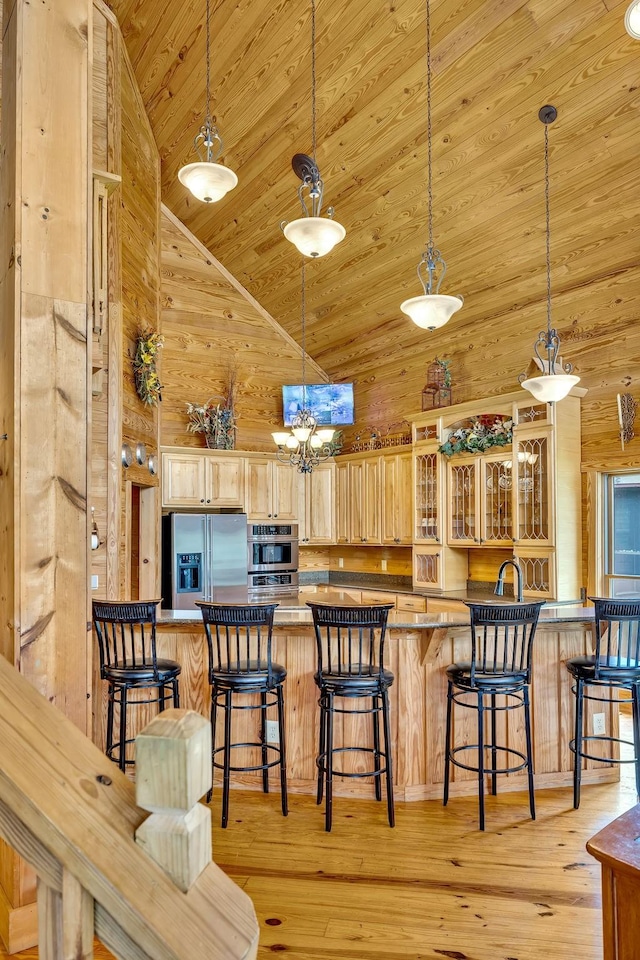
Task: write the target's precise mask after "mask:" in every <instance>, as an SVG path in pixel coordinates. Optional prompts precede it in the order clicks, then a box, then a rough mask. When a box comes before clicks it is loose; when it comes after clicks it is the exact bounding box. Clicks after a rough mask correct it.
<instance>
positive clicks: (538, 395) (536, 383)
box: [519, 104, 580, 403]
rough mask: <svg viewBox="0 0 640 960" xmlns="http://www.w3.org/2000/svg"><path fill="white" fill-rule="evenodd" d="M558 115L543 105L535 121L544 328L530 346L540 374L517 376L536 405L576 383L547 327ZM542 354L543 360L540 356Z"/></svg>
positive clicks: (552, 400)
mask: <svg viewBox="0 0 640 960" xmlns="http://www.w3.org/2000/svg"><path fill="white" fill-rule="evenodd" d="M557 116H558V111H557V110H556V108H555V107H553V106H551V105H550V104H547V105H546V106H544V107H541V108H540V110H539V112H538V118H539V119H540V120H541V121H542V123H543V124H544V186H545V214H546V240H547V329H546V330H541V331H540V333H539V335H538V339H537V340H536V342H535V343H534V345H533V352H534V354H535V357H534V361H535V363H536V366H537V367H538V368H539V369H540V370H541V371H542V372H541V373H539V374H537V375H536V376H535V377H527V378H526V379H525V375H524V374H521V375H520V377H519V380H520V383H521V385H522V386H523V387H524V389H525V390H528V391H529V393H530V394H532V396H533V397H534V398H535V399H536V400H537V401H538V402H539V403H557V402H558V401H559V400H564V398H565V397H566V396H568V394H569V393H570V392H571V389H572V388H573V387H575V385H576V384H577V383H580V377H576V376H575V375H573V374H572V373H571V371H572V370H573V367H572V365H571V364H570V363H564V364H563V363H562V361H561V358H559V356H558V354H559V351H560V337H559V336H558V331H557V330H554V329H553V328H552V326H551V227H550V217H549V124H551V123H553V121H554V120H555V119H556V117H557ZM543 354H546V357H545V356H543Z"/></svg>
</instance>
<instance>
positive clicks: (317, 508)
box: [305, 461, 336, 543]
mask: <svg viewBox="0 0 640 960" xmlns="http://www.w3.org/2000/svg"><path fill="white" fill-rule="evenodd" d="M305 479H306V481H307V491H306V492H307V500H306V536H307V537H308V542H309V543H335V542H336V509H335V503H336V501H335V464H334V463H333V461H330V462H328V463H321V464H319V465H318V466H317V467H314V469H313V471H312V472H311V473H309V474H307V476H306V478H305Z"/></svg>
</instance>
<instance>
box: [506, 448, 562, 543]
mask: <svg viewBox="0 0 640 960" xmlns="http://www.w3.org/2000/svg"><path fill="white" fill-rule="evenodd" d="M551 450H552V444H551V432H550V429H547V430H544V429H542V430H539V431H536V432H533V431H531V432H530V431H529V430H527V431H526V432H525V431H523V432H522V433H519V434H518V436H517V437H514V444H513V453H514V482H515V488H514V489H515V497H514V517H515V523H514V531H513V538H514V543H516V544H520V545H521V546H526V545H529V546H535V545H538V546H552V545H553V544H554V527H555V522H554V509H553V489H552V483H551V478H552V469H551V466H552V465H551V462H550V461H551Z"/></svg>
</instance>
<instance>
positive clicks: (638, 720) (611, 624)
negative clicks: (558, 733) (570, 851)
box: [566, 597, 640, 810]
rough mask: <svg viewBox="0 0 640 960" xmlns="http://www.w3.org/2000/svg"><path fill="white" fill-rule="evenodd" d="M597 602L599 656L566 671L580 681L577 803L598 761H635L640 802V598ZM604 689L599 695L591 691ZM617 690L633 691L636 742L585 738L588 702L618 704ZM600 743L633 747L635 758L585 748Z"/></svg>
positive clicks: (574, 662) (572, 744)
mask: <svg viewBox="0 0 640 960" xmlns="http://www.w3.org/2000/svg"><path fill="white" fill-rule="evenodd" d="M589 599H590V600H591V601H592V602H593V603H594V604H595V654H594V655H593V656H585V657H573V658H572V659H571V660H567V663H566V667H567V670H568V671H569V673H570V674H571V676H572V677H573V678H574V679H575V684H574V685H573V687H572V688H571V689H572V692H573V694H574V695H575V698H576V712H575V734H574V738H573V740H570V741H569V749H570V750H571V751H572V753H573V754H574V759H573V805H574V807H575V808H576V810H577V809H578V807H579V806H580V781H581V777H582V760H597V761H600V762H604V763H633V764H635V770H636V793H637V795H638V798H639V799H640V598H638V599H632V600H609V599H601V598H599V597H589ZM591 688H594V689H598V691H599V693H598V694H597V695H593V694H590V693H586V690H588V689H591ZM609 688H612V689H617V690H629V691H630V692H631V705H632V711H633V741H628V740H625V739H623V738H622V737H613V736H604V735H596V734H594V735H588V736H585V734H584V701H585V700H595V701H599V702H601V703H617V702H618V701H619V698H618V697H617V696H613V695H612V694H611V690H610V689H609ZM597 741H601V742H602V741H604V742H605V743H620V744H627V745H629V746H632V747H633V754H634V755H633V757H631V759H629V760H627V759H626V758H625V759H621V758H620V757H602V756H599V757H596V756H594V755H593V754H591V753H589V752H588V750H589V747H588V746H587V749H586V750H585V749H584V744H585V743H586V744H590V743H593V742H597Z"/></svg>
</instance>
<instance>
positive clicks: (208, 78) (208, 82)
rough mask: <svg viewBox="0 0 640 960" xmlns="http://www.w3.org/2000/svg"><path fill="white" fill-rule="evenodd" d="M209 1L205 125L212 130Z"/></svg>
mask: <svg viewBox="0 0 640 960" xmlns="http://www.w3.org/2000/svg"><path fill="white" fill-rule="evenodd" d="M209 30H210V26H209V0H207V115H206V118H205V123H206V125H207V127H208V128H209V129H210V128H211V54H210V46H211V43H210V39H211V38H210V34H209Z"/></svg>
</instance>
